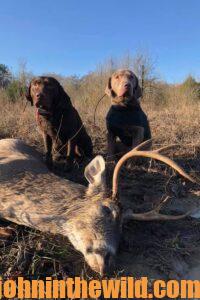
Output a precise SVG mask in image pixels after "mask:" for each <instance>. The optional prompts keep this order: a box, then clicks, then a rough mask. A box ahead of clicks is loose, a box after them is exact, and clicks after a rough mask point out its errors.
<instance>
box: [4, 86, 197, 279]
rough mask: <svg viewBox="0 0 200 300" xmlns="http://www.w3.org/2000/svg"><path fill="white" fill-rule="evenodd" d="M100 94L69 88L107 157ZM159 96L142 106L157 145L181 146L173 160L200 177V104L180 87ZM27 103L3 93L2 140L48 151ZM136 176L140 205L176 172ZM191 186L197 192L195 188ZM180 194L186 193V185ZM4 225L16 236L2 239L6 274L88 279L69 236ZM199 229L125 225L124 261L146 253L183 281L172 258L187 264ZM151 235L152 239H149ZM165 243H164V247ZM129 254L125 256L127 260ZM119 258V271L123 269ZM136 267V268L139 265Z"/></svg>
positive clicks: (104, 102) (162, 269)
mask: <svg viewBox="0 0 200 300" xmlns="http://www.w3.org/2000/svg"><path fill="white" fill-rule="evenodd" d="M100 90H101V91H102V87H100V89H99V90H98V91H97V92H95V91H92V92H89V90H88V89H86V91H85V92H84V93H82V92H81V91H79V92H77V95H76V93H75V91H74V90H70V89H69V94H70V96H71V97H72V101H73V103H74V105H75V106H76V108H77V109H78V111H79V112H80V114H81V117H82V119H83V121H84V123H85V125H86V127H87V129H88V131H89V133H90V134H91V136H92V139H93V142H94V147H95V153H96V154H103V155H105V156H106V150H105V149H106V135H105V134H106V129H105V115H106V111H107V110H108V107H109V105H110V104H109V99H107V98H104V99H103V100H102V102H101V104H100V105H99V107H98V110H97V115H96V126H94V124H93V117H94V108H95V103H96V101H97V100H98V99H99V98H100V97H101V96H102V95H101V93H100V92H99V91H100ZM67 91H68V89H67ZM154 96H155V95H153V94H152V95H151V94H150V95H149V94H147V95H145V97H144V99H143V100H142V107H143V108H144V110H145V112H146V113H147V115H148V117H149V121H150V125H151V129H152V136H153V141H154V145H169V144H174V143H175V144H178V145H179V147H178V148H177V149H176V150H173V151H170V152H169V153H170V156H172V157H175V159H177V160H178V161H179V162H180V164H181V165H182V166H184V167H185V168H186V170H187V171H189V172H194V171H195V173H196V174H197V176H199V173H200V130H199V128H200V127H199V124H200V101H199V102H197V101H192V99H190V98H189V97H188V95H186V94H183V93H180V91H179V90H178V89H176V88H173V87H172V88H171V89H170V91H168V92H167V93H166V96H165V97H166V101H165V103H162V102H161V103H159V97H158V99H157V100H156V101H155V99H154ZM24 105H25V100H24V99H19V101H17V102H16V103H12V102H9V101H8V98H7V96H6V95H5V93H4V91H1V93H0V138H8V137H12V138H20V139H22V140H24V141H26V142H27V143H29V144H31V145H34V146H36V147H37V149H38V150H39V151H43V148H42V140H41V137H40V134H39V132H38V130H37V127H36V122H35V116H34V108H32V107H30V105H29V104H28V106H27V107H26V110H25V111H24V112H23V109H24ZM155 171H158V173H160V175H159V174H158V175H154V174H155ZM78 172H79V170H78ZM131 172H132V171H131ZM131 176H132V175H131V173H130V171H128V177H127V180H125V183H124V184H125V185H128V184H130V178H131V180H133V179H134V180H135V181H134V182H135V185H137V188H138V189H139V192H137V194H136V196H135V198H134V199H135V201H136V203H137V201H139V200H138V199H139V198H141V194H142V193H143V191H144V190H145V191H146V193H148V191H150V192H151V193H153V192H156V193H158V194H159V195H162V193H164V192H166V191H165V189H166V182H168V180H169V177H170V176H171V173H170V172H168V169H167V168H164V169H163V168H162V167H160V165H159V164H155V166H154V170H152V172H150V174H149V175H147V174H146V171H144V170H142V171H140V170H138V169H137V168H136V171H135V175H133V176H132V177H131ZM170 178H171V177H170ZM144 180H147V182H146V183H145V182H144V186H143V185H142V184H141V182H142V181H144ZM131 182H132V181H131ZM145 184H146V185H145ZM174 185H175V186H176V187H177V186H178V187H180V184H179V179H177V178H175V179H173V180H172V184H171V185H170V186H174ZM192 188H193V189H194V187H192ZM189 189H191V186H190V185H189V187H188V188H186V189H185V190H184V193H186V192H187V191H188V190H189ZM179 192H180V191H179ZM179 192H178V193H179ZM180 193H183V187H182V186H181V192H180ZM132 194H133V193H132ZM132 194H131V195H132ZM138 203H140V201H139V202H138ZM138 203H137V204H138ZM143 204H144V203H143ZM5 225H6V226H11V227H12V228H13V230H14V231H15V235H14V237H12V238H11V239H10V240H2V241H0V270H1V271H0V273H2V274H3V275H4V276H16V275H18V276H19V275H23V276H32V277H42V276H47V275H51V276H55V277H59V276H72V275H81V276H86V277H87V278H89V277H88V276H90V272H89V271H88V269H87V266H85V264H84V263H83V260H82V258H81V256H80V255H79V254H78V253H76V251H74V250H73V249H72V247H71V246H70V244H69V243H68V242H67V241H66V240H65V239H64V238H62V237H54V236H51V235H45V234H40V233H39V232H37V231H34V230H29V229H27V228H24V227H21V226H17V225H13V224H11V223H7V222H6V223H5ZM133 228H134V234H133V230H132V229H133ZM194 228H195V230H196V231H195V233H194V235H193V236H192V237H191V236H190V235H189V231H190V232H192V230H193V229H194ZM199 230H200V223H199V222H198V221H192V222H189V221H188V220H187V221H178V222H177V223H176V226H175V227H174V225H172V224H171V223H169V222H168V223H165V224H158V223H156V222H151V225H149V226H144V225H143V224H141V223H138V222H132V224H131V225H130V224H129V225H127V227H126V232H127V235H126V236H124V240H123V245H122V246H121V250H120V251H121V252H122V255H121V258H120V259H121V260H122V259H123V260H125V261H126V264H127V265H129V264H130V263H131V264H133V262H134V260H135V258H137V257H139V259H141V255H139V254H141V253H142V254H143V256H144V257H148V259H147V260H146V263H147V264H149V266H152V268H153V269H156V270H158V271H159V272H160V273H161V274H163V273H165V274H166V276H167V277H169V278H170V277H174V278H179V276H180V274H181V272H180V268H179V269H177V270H176V268H175V267H174V266H172V259H171V258H172V257H173V256H174V257H176V259H177V261H180V262H181V261H183V260H185V257H187V256H188V257H189V256H190V255H193V253H194V251H195V249H196V248H199V246H200V244H199V239H198V237H197V232H198V233H199ZM152 233H154V234H152ZM184 234H186V235H188V236H189V237H188V240H187V241H188V242H187V241H186V240H184V242H183V239H182V237H183V236H184ZM149 236H151V238H150V239H149ZM161 239H162V241H163V243H160V240H161ZM191 243H193V247H192V248H191V247H190V249H189V248H188V245H191ZM123 251H125V252H123ZM124 253H126V257H125V254H124ZM149 253H151V255H150V256H148V255H149ZM120 259H119V269H120V268H122V266H121V265H120V262H121V260H120ZM172 267H173V268H172ZM132 268H133V270H134V264H133V266H132ZM136 269H137V267H136ZM127 272H131V269H130V268H129V271H127ZM132 272H133V271H132Z"/></svg>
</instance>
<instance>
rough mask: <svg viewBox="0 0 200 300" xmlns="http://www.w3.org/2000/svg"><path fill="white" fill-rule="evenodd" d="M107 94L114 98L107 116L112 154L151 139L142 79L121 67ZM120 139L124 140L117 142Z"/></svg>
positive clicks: (108, 139)
mask: <svg viewBox="0 0 200 300" xmlns="http://www.w3.org/2000/svg"><path fill="white" fill-rule="evenodd" d="M105 93H106V94H107V95H108V96H109V97H110V98H111V107H110V109H109V111H108V114H107V116H106V124H107V130H108V135H107V142H108V155H109V156H110V157H112V156H115V155H116V154H117V153H119V152H121V151H122V152H123V151H124V152H127V151H129V150H130V148H133V147H136V146H137V145H139V144H140V143H142V142H143V141H145V140H148V139H150V138H151V131H150V126H149V122H148V119H147V116H146V114H145V113H144V112H143V110H142V108H141V106H140V103H139V98H140V97H141V96H142V92H141V88H140V86H139V82H138V78H137V77H136V75H135V74H134V73H133V72H132V71H130V70H117V71H116V72H114V73H113V74H112V76H111V77H110V78H109V80H108V84H107V87H106V90H105ZM117 138H118V139H119V140H120V142H117Z"/></svg>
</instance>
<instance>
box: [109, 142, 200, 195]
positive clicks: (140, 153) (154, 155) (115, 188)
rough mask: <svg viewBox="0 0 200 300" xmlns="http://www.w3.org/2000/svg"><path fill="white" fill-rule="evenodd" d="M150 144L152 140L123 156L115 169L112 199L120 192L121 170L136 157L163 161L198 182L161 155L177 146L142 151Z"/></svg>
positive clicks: (192, 180)
mask: <svg viewBox="0 0 200 300" xmlns="http://www.w3.org/2000/svg"><path fill="white" fill-rule="evenodd" d="M150 142H151V140H148V141H145V142H143V143H142V144H140V145H138V146H137V147H135V148H134V149H132V150H131V151H129V152H128V153H126V154H125V155H124V156H122V158H121V159H120V160H119V161H118V163H117V164H116V166H115V169H114V173H113V185H112V198H113V199H115V198H116V195H117V191H118V179H119V173H120V170H121V168H122V166H123V164H124V163H125V162H126V161H127V160H128V159H129V158H131V157H134V156H137V157H138V156H140V157H149V158H153V159H156V160H159V161H162V162H164V163H165V164H167V165H168V166H170V167H172V168H173V169H174V170H176V171H177V172H178V173H179V174H180V175H182V176H183V177H185V178H187V179H188V180H190V181H191V182H194V183H196V180H195V179H194V178H192V177H191V176H190V175H189V174H187V173H186V172H185V171H184V170H183V169H182V168H181V167H180V166H179V165H177V163H175V161H173V160H171V159H170V158H168V157H166V156H164V155H162V154H160V152H161V151H164V150H167V149H169V148H171V147H174V146H175V145H171V146H165V147H161V148H159V149H157V150H151V151H142V150H140V149H141V148H142V147H143V146H146V145H147V144H149V143H150Z"/></svg>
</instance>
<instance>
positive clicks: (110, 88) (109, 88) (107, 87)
mask: <svg viewBox="0 0 200 300" xmlns="http://www.w3.org/2000/svg"><path fill="white" fill-rule="evenodd" d="M105 94H106V95H107V96H109V97H112V86H111V77H110V78H109V79H108V84H107V86H106V89H105Z"/></svg>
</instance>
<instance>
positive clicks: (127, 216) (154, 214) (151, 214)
mask: <svg viewBox="0 0 200 300" xmlns="http://www.w3.org/2000/svg"><path fill="white" fill-rule="evenodd" d="M169 198H170V197H167V198H165V200H164V201H162V202H161V203H160V204H159V205H158V206H156V208H154V209H153V210H151V211H148V212H145V213H137V214H136V213H133V211H132V210H128V211H126V212H125V213H124V214H123V221H124V220H131V219H132V220H138V221H156V220H157V221H167V220H179V219H183V218H185V217H186V216H188V215H190V214H191V212H192V211H189V212H187V213H185V214H182V215H178V216H172V215H165V214H161V213H159V211H160V209H161V208H162V206H163V204H164V203H165V202H166V201H167V200H168V199H169Z"/></svg>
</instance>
